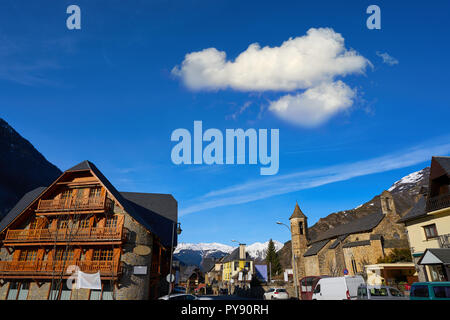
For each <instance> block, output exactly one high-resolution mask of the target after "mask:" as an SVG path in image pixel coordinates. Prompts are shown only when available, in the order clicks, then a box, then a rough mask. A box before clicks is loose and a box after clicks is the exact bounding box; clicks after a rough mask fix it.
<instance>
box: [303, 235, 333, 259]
mask: <svg viewBox="0 0 450 320" xmlns="http://www.w3.org/2000/svg"><path fill="white" fill-rule="evenodd" d="M328 241H329V240H328V239H327V240H323V241H319V242H315V243H313V244H312V245H311V246H310V247H309V249H308V250H306V252H305V254H304V255H303V256H304V257H309V256H314V255H316V254H317V253H318V252H319V251H320V250H321V249H322V248H323V247H325V245H326V244H327V243H328Z"/></svg>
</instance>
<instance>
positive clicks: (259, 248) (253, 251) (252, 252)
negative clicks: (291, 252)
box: [245, 240, 284, 260]
mask: <svg viewBox="0 0 450 320" xmlns="http://www.w3.org/2000/svg"><path fill="white" fill-rule="evenodd" d="M272 241H273V244H274V245H275V250H276V251H278V250H280V249H281V248H283V245H284V244H283V243H281V242H280V241H277V240H272ZM268 244H269V241H266V242H264V243H261V242H255V243H253V244H251V245H249V246H247V247H246V248H245V249H246V251H247V252H248V254H249V256H250V257H251V258H252V259H255V260H264V259H265V258H266V251H267V246H268Z"/></svg>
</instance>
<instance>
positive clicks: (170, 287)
mask: <svg viewBox="0 0 450 320" xmlns="http://www.w3.org/2000/svg"><path fill="white" fill-rule="evenodd" d="M181 231H182V230H181V228H180V223H179V222H178V223H177V235H180V234H181ZM174 237H175V221H174V222H173V227H172V246H171V250H170V266H169V280H170V281H169V297H170V294H171V293H172V287H173V285H172V264H173V242H174ZM173 281H175V279H173Z"/></svg>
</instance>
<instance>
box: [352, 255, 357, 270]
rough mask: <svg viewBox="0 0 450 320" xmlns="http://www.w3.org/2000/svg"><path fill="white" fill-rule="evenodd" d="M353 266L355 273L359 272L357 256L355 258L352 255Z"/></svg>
mask: <svg viewBox="0 0 450 320" xmlns="http://www.w3.org/2000/svg"><path fill="white" fill-rule="evenodd" d="M352 268H353V273H354V274H357V273H358V266H357V265H356V261H355V258H353V257H352Z"/></svg>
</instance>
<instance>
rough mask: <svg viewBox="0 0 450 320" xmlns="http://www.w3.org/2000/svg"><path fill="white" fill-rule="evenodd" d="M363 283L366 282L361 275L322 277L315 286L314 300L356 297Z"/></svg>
mask: <svg viewBox="0 0 450 320" xmlns="http://www.w3.org/2000/svg"><path fill="white" fill-rule="evenodd" d="M361 284H365V282H364V279H363V277H361V276H345V277H334V278H322V279H320V280H319V282H317V284H316V287H315V288H314V293H313V296H312V300H351V299H356V297H357V296H358V287H359V286H360V285H361Z"/></svg>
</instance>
